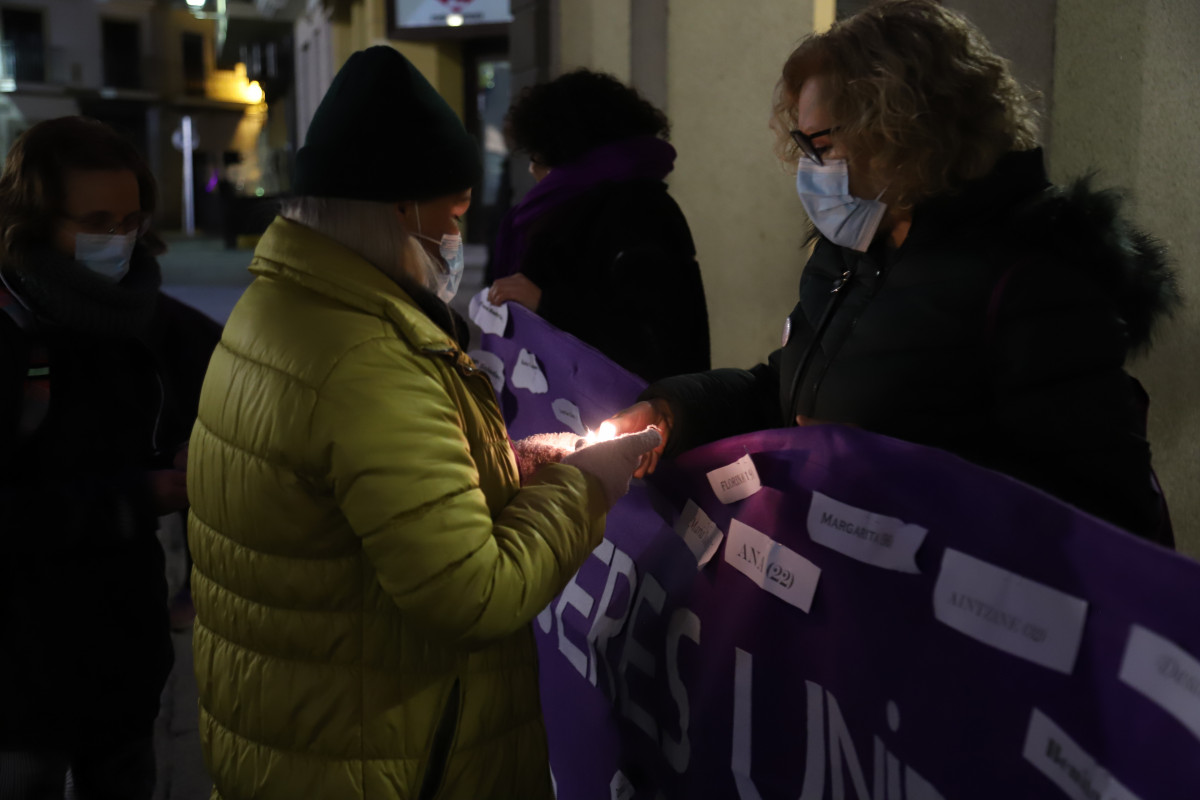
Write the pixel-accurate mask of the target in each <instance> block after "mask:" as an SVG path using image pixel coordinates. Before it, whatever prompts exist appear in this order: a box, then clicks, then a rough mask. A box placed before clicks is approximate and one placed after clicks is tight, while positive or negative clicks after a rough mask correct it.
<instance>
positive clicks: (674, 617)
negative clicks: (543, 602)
mask: <svg viewBox="0 0 1200 800" xmlns="http://www.w3.org/2000/svg"><path fill="white" fill-rule="evenodd" d="M592 557H594V558H596V559H597V560H599V561H600V562H601V563H603V564H605V565H607V566H608V574H607V578H606V579H605V582H604V589H603V591H602V592H601V593H600V600H599V602H596V600H595V598H594V597H593V596H592V594H591V593H589V592H588V591H587V590H586V589H585V588H583V587H582V586H581V585H580V583H579V576H580V574H581V573H576V574H575V575H574V576H573V577H572V578H571V580H570V581H569V582H568V584H567V586H566V587H565V588H564V589H563V592H562V595H561V597H559V599H558V601H557V602H556V603H553V604H551V606H549V607H547V608H546V609H545V610H544V611H542V613H541V614H538V616H537V623H538V626H539V627H540V628H541V630H542V632H543V633H545V634H550V633H551V632H552V631H553V630H554V627H555V626H556V625H557V627H558V630H557V632H556V633H555V639H556V641H557V643H558V650H559V652H560V653H562V655H563V657H564V658H566V660H567V661H568V663H570V664H571V666H572V668H573V669H575V671H576V672H578V673H579V674H580V675H582V676H583V677H585V678H586V679H587V680H588V682H589V683H591V684H592V685H593V686H596V685H597V681H598V679H599V676H600V673H601V672H603V673H604V675H605V680H604V681H603V682H602V683H601V684H600V686H599V688H600V689H601V691H602V692H604V694H605V696H606V697H608V698H609V699H610V700H611V701H612V702H613V703H614V705H615V706H616V707H617V708H618V709H619V710H620V712H621V714H622V715H624V716H625V717H626V718H628V719H629V720H630V721H631V722H633V723H634V724H635V725H637V726H638V727H639V728H640V729H641V730H643V731H645V733H646V735H648V736H649V737H650V738H651V739H653V740H654V741H655V742H656V743H657V744H658V745H659V747H660V748H661V750H662V753H663V756H664V757H665V758H666V760H667V763H668V764H670V765H671V767H672V768H673V769H675V770H676V771H677V772H679V773H681V774H682V773H683V772H684V771H686V770H687V767H688V763H689V760H690V758H691V741H690V739H689V736H688V728H689V726H690V724H691V704H690V702H689V700H688V695H687V686H686V685H685V684H684V682H683V679H682V676H681V675H680V672H679V651H680V649H682V647H683V641H684V640H685V639H687V640H690V641H691V642H693V643H694V644H697V645H698V644H699V643H700V618H699V617H698V616H696V614H695V612H693V611H692V610H691V609H688V608H677V609H675V610H674V611H673V612H672V614H671V618H670V619H669V620H668V621H667V625H666V631H667V634H666V637H665V640H664V644H662V645H659V647H656V648H655V649H654V651H653V652H652V651H651V650H650V649H647V647H646V646H645V644H643V643H642V642H640V641H638V640H637V638H636V637H635V632H636V629H637V627H638V624H637V623H638V620H639V619H641V620H643V628H645V627H654V625H652V624H650V623H648V622H646V621H645V617H646V614H647V613H651V614H657V615H661V614H662V613H663V607H664V604H665V601H666V596H667V595H666V591H665V590H664V589H663V587H662V585H661V584H659V582H658V581H657V580H655V579H654V578H653V576H650V575H645V576H644V577H643V578H642V579H641V580H640V581H639V580H638V576H637V572H636V570H635V567H634V563H633V559H631V558H630V557H629V555H628V554H626V553H624V552H622V551H621V550H620V549H618V548H617V547H616V546H615V545H614V544H613V543H612V542H611V541H609V540H608V539H604V540H602V541H601V542H600V546H599V547H597V548H596V549H595V550H593V551H592ZM621 577H624V578H625V581H626V582H627V583H628V585H629V592H628V596H627V597H625V598H623V599H622V600H621V601H620V603H621V605H620V607H619V608H613V607H612V606H613V605H614V597H615V596H616V589H617V585H618V582H619V579H620V578H621ZM567 608H572V609H574V610H575V611H577V612H579V614H580V615H582V616H583V618H584V620H585V622H587V621H590V626H587V627H586V630H587V634H586V637H585V640H586V647H585V648H581V647H580V646H579V645H578V644H577V643H576V642H577V640H578V636H579V633H578V632H579V631H582V630H584V629H585V626H580V625H577V624H574V623H573V622H572V621H571V620H570V619H568V620H566V623H565V624H564V611H565V610H566V609H567ZM568 628H569V629H571V630H572V631H574V632H575V634H576V641H572V639H571V637H569V636H568V635H567V629H568ZM618 637H623V642H622V650H621V658H620V660H619V664H618V665H617V668H616V670H615V673H616V674H615V675H614V670H613V668H612V665H611V662H610V660H609V658H608V645H609V641H610V640H612V639H615V638H618ZM662 647H665V658H666V670H665V679H666V681H665V682H666V685H667V689H668V690H669V692H670V695H671V699H672V700H674V701H675V705H676V707H677V709H678V731H679V735H678V736H677V737H676V736H674V735H672V734H671V733H669V732H668V731H667V730H665V725H664V726H663V727H660V726H659V724H658V721H656V720H655V718H654V716H653V715H652V714H651V713H650V712H649V711H647V710H646V708H645V707H644V706H643V705H642V704H640V703H638V702H636V701H635V700H634V698H633V693H632V692H631V690H630V684H629V672H630V666H632V667H634V668H635V669H636V670H637V671H638V672H641V673H643V674H644V675H645V676H647V677H648V678H652V679H653V678H656V677H657V676H658V675H659V674H660V673H659V670H658V662H659V661H660V660H661V659H662V658H663V656H664V653H663V652H662V651H660V648H662ZM664 722H665V721H664Z"/></svg>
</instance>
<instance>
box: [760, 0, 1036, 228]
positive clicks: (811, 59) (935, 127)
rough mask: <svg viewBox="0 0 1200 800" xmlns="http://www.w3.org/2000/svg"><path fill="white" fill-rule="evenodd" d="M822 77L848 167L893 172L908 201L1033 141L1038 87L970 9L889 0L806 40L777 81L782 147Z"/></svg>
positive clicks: (951, 187)
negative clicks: (1028, 87)
mask: <svg viewBox="0 0 1200 800" xmlns="http://www.w3.org/2000/svg"><path fill="white" fill-rule="evenodd" d="M816 76H824V77H826V78H827V90H828V102H829V111H830V114H831V117H832V120H833V125H834V126H835V127H836V131H835V133H834V138H835V140H836V142H837V143H838V145H839V146H840V147H841V149H842V150H843V151H845V152H846V154H847V158H848V159H849V161H850V163H851V165H852V169H853V168H854V166H856V165H857V166H859V167H860V168H861V167H862V166H864V165H865V168H866V170H867V171H868V172H869V173H871V174H874V175H876V176H878V177H879V178H880V179H881V180H882V181H883V182H886V183H887V185H888V186H889V188H890V191H891V192H892V193H893V194H894V196H895V197H896V201H895V202H896V203H897V204H898V205H901V206H911V205H913V204H915V203H917V202H919V201H921V200H925V199H928V198H931V197H936V196H939V195H945V194H951V193H953V192H954V191H956V190H957V189H958V188H959V187H961V186H962V184H963V183H964V182H966V181H969V180H972V179H974V178H980V177H983V176H984V175H986V174H987V173H988V172H990V171H991V169H992V167H993V166H994V165H995V163H996V161H997V159H999V158H1000V156H1002V155H1004V154H1005V153H1007V152H1009V151H1012V150H1029V149H1032V148H1034V147H1037V146H1038V139H1037V112H1036V111H1035V110H1034V108H1033V105H1032V102H1031V101H1032V98H1033V96H1034V95H1032V94H1030V93H1028V92H1026V91H1025V90H1024V89H1023V88H1022V87H1021V85H1020V84H1018V83H1017V81H1016V79H1014V78H1013V76H1012V73H1011V72H1010V71H1009V64H1008V61H1007V60H1005V59H1003V58H1001V57H1000V56H998V55H996V53H994V52H993V51H992V50H991V48H990V46H989V45H988V43H987V40H986V39H984V37H983V35H982V34H981V33H980V32H979V31H978V30H977V29H976V28H975V27H974V26H973V25H971V23H970V22H969V21H967V20H966V19H965V18H964V17H962V16H960V15H958V14H956V13H954V12H952V11H949V10H947V9H945V8H943V7H942V6H940V5H939V4H938V3H936V2H934V0H885V2H882V3H879V4H877V5H874V6H871V7H869V8H867V9H866V10H864V11H861V12H859V13H858V14H855V15H854V16H852V17H849V18H847V19H845V20H842V21H840V22H838V23H835V24H834V26H833V27H832V28H830V29H829V30H828V31H827V32H825V33H821V34H814V35H812V36H809V37H807V38H805V39H804V40H803V41H802V42H801V43H800V45H799V46H798V47H797V48H796V49H795V51H793V52H792V54H791V56H789V57H788V59H787V62H786V63H785V64H784V65H783V74H782V76H781V77H780V79H779V83H778V84H777V85H776V87H775V104H774V116H773V119H772V123H771V127H772V128H773V129H774V130H775V133H776V152H777V154H778V155H779V157H780V158H781V159H782V160H783V161H785V162H786V163H793V164H794V163H795V162H796V160H797V159H798V158H799V152H798V149H797V148H796V145H795V143H794V142H792V140H791V137H790V135H789V131H790V130H792V129H793V128H795V127H796V114H797V109H796V103H797V101H798V97H799V94H800V87H801V86H802V85H803V83H804V82H805V81H806V80H808V79H810V78H813V77H816Z"/></svg>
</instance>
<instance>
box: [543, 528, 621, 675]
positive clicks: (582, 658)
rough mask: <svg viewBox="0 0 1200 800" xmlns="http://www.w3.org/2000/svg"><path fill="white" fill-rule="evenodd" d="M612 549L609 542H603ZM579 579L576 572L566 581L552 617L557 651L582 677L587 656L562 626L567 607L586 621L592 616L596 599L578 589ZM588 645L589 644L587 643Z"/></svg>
mask: <svg viewBox="0 0 1200 800" xmlns="http://www.w3.org/2000/svg"><path fill="white" fill-rule="evenodd" d="M603 544H608V545H609V547H610V549H611V548H612V544H611V542H604V543H603ZM578 578H579V573H578V572H576V573H575V574H574V575H572V576H571V580H569V581H567V585H566V586H565V587H563V590H562V595H561V596H560V597H559V598H558V605H557V606H555V609H554V615H555V617H556V618H557V621H558V650H559V652H561V653H562V654H563V655H564V656H566V657H567V661H569V662H571V666H572V667H574V668H575V671H576V672H578V673H579V674H580V675H582V676H583V677H585V678H586V677H587V674H588V654H587V653H585V652H583V651H582V650H580V649H579V648H578V647H576V646H575V645H574V644H573V643H572V642H571V640H570V639H568V638H567V629H566V626H565V625H563V611H564V610H565V609H566V607H567V606H570V607H571V608H573V609H575V610H576V611H578V612H579V613H580V614H581V615H583V618H584V619H588V618H589V617H591V615H592V607H593V606H594V605H595V604H596V599H595V598H594V597H592V596H591V595H590V594H588V593H587V592H585V591H584V590H583V589H582V588H580V586H579V584H578V583H576V582H575V581H576V580H577V579H578ZM589 645H590V643H589Z"/></svg>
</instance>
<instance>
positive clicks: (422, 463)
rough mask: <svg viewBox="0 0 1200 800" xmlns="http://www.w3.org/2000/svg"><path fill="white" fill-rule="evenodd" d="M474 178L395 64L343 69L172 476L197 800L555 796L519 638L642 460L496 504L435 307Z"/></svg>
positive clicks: (447, 282)
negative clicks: (184, 466) (200, 789)
mask: <svg viewBox="0 0 1200 800" xmlns="http://www.w3.org/2000/svg"><path fill="white" fill-rule="evenodd" d="M479 170H480V166H479V157H478V151H477V149H476V145H475V143H474V141H473V140H472V139H471V138H470V137H469V136H468V135H467V133H466V132H465V130H464V129H463V127H462V124H461V123H460V122H459V121H458V119H457V117H456V116H455V115H454V113H453V112H452V111H451V110H450V108H449V107H448V106H446V104H445V103H444V102H443V101H442V100H441V98H440V97H438V95H437V94H436V92H435V91H434V90H433V88H432V87H431V86H430V85H429V84H428V83H427V82H426V81H425V80H424V79H423V78H422V77H421V76H420V74H419V73H418V72H417V71H416V70H415V69H414V68H413V67H412V65H411V64H409V62H408V61H407V60H405V59H404V58H403V57H402V56H400V55H399V54H398V53H396V52H395V51H394V50H391V49H390V48H386V47H377V48H371V49H369V50H366V51H363V52H360V53H356V54H355V55H353V56H352V57H351V58H350V60H349V61H348V62H347V63H346V65H345V66H344V67H343V69H342V70H341V72H340V73H339V74H338V76H337V78H336V79H335V80H334V82H333V84H332V86H331V87H330V89H329V92H328V93H327V95H326V97H325V99H324V101H323V102H322V104H321V106H320V108H319V109H318V110H317V114H316V116H315V117H314V119H313V122H312V125H311V127H310V129H309V132H308V136H307V139H306V144H305V147H304V148H303V149H302V150H301V151H300V152H299V154H298V157H297V174H296V181H295V183H296V190H297V192H298V194H299V195H301V196H300V197H298V198H297V199H296V200H294V201H292V202H291V203H290V204H289V205H288V207H287V208H286V209H285V210H284V212H283V214H282V216H281V217H280V218H279V219H277V220H276V221H275V222H274V223H273V224H272V225H271V227H270V229H269V230H268V231H267V233H266V234H265V235H264V237H263V238H262V241H261V243H260V244H259V246H258V249H257V251H256V252H255V257H254V260H253V262H252V264H251V271H252V272H254V273H255V274H256V275H257V279H256V280H255V282H254V283H253V284H252V285H251V286H250V287H249V288H248V289H247V291H246V293H245V295H244V296H243V298H242V299H241V301H240V302H239V303H238V305H237V307H236V308H235V309H234V311H233V314H232V316H231V317H230V319H229V323H228V326H227V328H226V330H225V334H224V337H223V339H222V341H221V344H220V346H219V347H218V348H217V352H216V353H215V355H214V357H213V360H212V363H211V365H210V367H209V371H208V375H207V377H206V379H205V384H204V390H203V394H202V397H201V403H200V415H199V419H198V421H197V424H196V428H195V431H194V433H193V435H192V443H191V456H190V465H189V466H190V472H189V487H188V488H189V491H190V496H191V498H192V514H191V518H190V521H189V540H190V544H191V547H192V552H193V556H194V561H195V567H194V571H193V577H192V586H193V593H194V597H195V604H196V613H197V620H196V628H195V640H194V643H195V664H196V676H197V680H198V682H199V688H200V734H201V740H202V743H203V748H204V755H205V760H206V763H207V766H208V769H209V771H210V773H211V774H212V777H213V781H214V784H215V794H216V796H219V797H223V798H227V800H233V798H250V797H254V798H259V799H261V800H270V799H271V798H288V800H291V799H292V798H298V797H306V798H338V799H339V800H342V799H344V798H410V797H411V798H416V797H421V798H427V797H439V798H479V797H514V798H515V797H522V798H534V797H551V796H552V789H551V779H550V774H549V770H548V767H547V754H546V739H545V732H544V730H543V726H542V721H541V712H540V707H539V699H538V682H537V665H536V651H535V648H534V641H533V634H532V631H531V629H530V622H531V620H532V619H533V617H534V616H535V615H536V614H537V613H538V612H539V611H541V610H542V609H543V608H544V607H545V606H546V605H547V603H548V602H549V601H550V599H551V598H552V597H553V596H554V595H555V594H556V593H557V592H558V591H559V590H560V589H561V588H562V587H563V586H564V585H565V584H566V582H567V580H568V579H569V578H570V577H571V575H572V574H573V573H574V572H575V570H576V569H577V568H578V567H579V565H580V564H581V563H582V562H583V561H584V559H585V558H586V557H587V555H588V554H589V553H590V552H591V550H592V549H593V548H594V547H595V546H596V545H597V544H598V543H599V541H600V538H601V536H602V535H603V532H604V515H605V513H606V511H607V509H608V508H609V506H610V505H611V504H612V503H613V502H615V500H616V498H617V497H619V496H620V494H621V493H622V492H623V491H624V488H625V487H626V486H627V485H628V481H629V476H630V474H631V473H632V471H633V468H634V465H635V463H636V461H637V458H638V456H639V455H640V454H641V453H642V452H644V451H645V450H647V449H649V448H650V447H652V446H653V445H654V444H655V443H657V441H658V435H657V433H655V432H653V431H650V432H647V433H645V434H642V435H640V436H632V437H626V438H623V439H619V440H617V441H615V442H614V443H612V445H611V446H609V447H608V448H607V449H604V448H601V447H600V446H596V447H593V448H589V449H588V450H586V451H581V452H580V453H577V454H574V455H572V456H568V458H567V459H566V460H565V462H564V463H563V464H550V465H547V466H544V467H542V468H541V469H540V470H539V471H537V472H536V473H534V475H533V476H532V477H531V478H529V479H528V480H527V482H526V484H525V485H524V486H523V487H522V486H521V485H520V482H519V479H518V474H517V467H516V463H515V460H514V457H513V453H512V450H511V447H510V445H509V440H508V436H507V432H506V430H505V427H504V422H503V420H502V417H501V415H500V410H499V408H498V406H497V403H496V399H495V395H494V393H493V390H492V388H491V384H490V382H489V380H488V378H487V377H486V375H484V374H483V373H481V372H479V371H478V370H477V369H476V368H475V366H474V365H473V364H472V362H471V359H470V358H469V357H468V356H467V355H466V354H465V353H464V351H463V346H464V342H463V329H462V327H461V322H460V321H457V320H456V319H455V318H454V316H453V314H452V313H451V312H450V310H449V308H448V307H447V306H446V303H445V301H446V300H448V299H449V298H450V297H451V296H453V293H454V290H455V289H456V288H457V282H458V277H459V276H460V275H461V258H460V254H461V242H460V241H459V240H458V238H457V226H456V218H457V217H458V216H459V215H461V214H462V213H463V212H464V211H465V210H466V207H467V205H468V204H469V202H470V189H469V187H470V186H471V185H472V184H474V183H475V182H476V180H477V178H478V175H479ZM427 248H428V249H427ZM431 251H432V252H431ZM433 252H436V253H438V255H437V256H436V257H435V256H434V255H433Z"/></svg>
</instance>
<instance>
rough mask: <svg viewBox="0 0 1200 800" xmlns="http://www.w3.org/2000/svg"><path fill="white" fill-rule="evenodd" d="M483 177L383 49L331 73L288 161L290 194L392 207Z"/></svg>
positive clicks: (418, 79) (416, 80) (408, 73)
mask: <svg viewBox="0 0 1200 800" xmlns="http://www.w3.org/2000/svg"><path fill="white" fill-rule="evenodd" d="M482 173H483V165H482V162H481V160H480V157H479V145H478V144H477V143H476V142H475V140H474V139H473V138H472V137H471V135H470V134H468V133H467V131H466V128H464V127H463V124H462V122H461V121H459V119H458V115H457V114H455V113H454V111H453V110H451V108H450V106H448V105H446V101H445V100H443V99H442V97H441V95H439V94H438V93H437V91H436V90H435V89H434V88H433V87H432V86H430V85H429V81H427V80H425V77H424V76H423V75H421V73H420V72H419V71H418V70H417V68H416V67H414V66H413V65H412V64H411V63H409V61H408V59H407V58H405V57H404V56H402V55H400V53H398V52H396V51H395V50H393V49H392V48H390V47H371V48H368V49H367V50H360V51H359V52H357V53H355V54H354V55H352V56H350V59H349V60H348V61H347V62H346V63H345V65H344V66H343V67H342V68H341V70H339V71H338V74H337V77H335V78H334V79H333V84H332V85H331V86H330V87H329V91H328V92H326V93H325V97H324V99H322V100H321V105H320V106H318V107H317V113H316V114H314V115H313V118H312V124H311V125H309V128H308V135H307V136H305V138H304V147H301V148H300V152H298V153H297V154H296V179H295V181H294V182H293V184H294V185H293V190H294V192H295V193H296V194H297V195H307V196H312V197H344V198H349V199H352V200H375V201H378V202H394V201H398V200H430V199H432V198H434V197H442V196H444V195H447V194H453V193H455V192H461V191H463V190H464V189H468V188H470V187H472V186H474V185H475V184H476V183H478V181H479V178H480V176H481V175H482Z"/></svg>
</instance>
